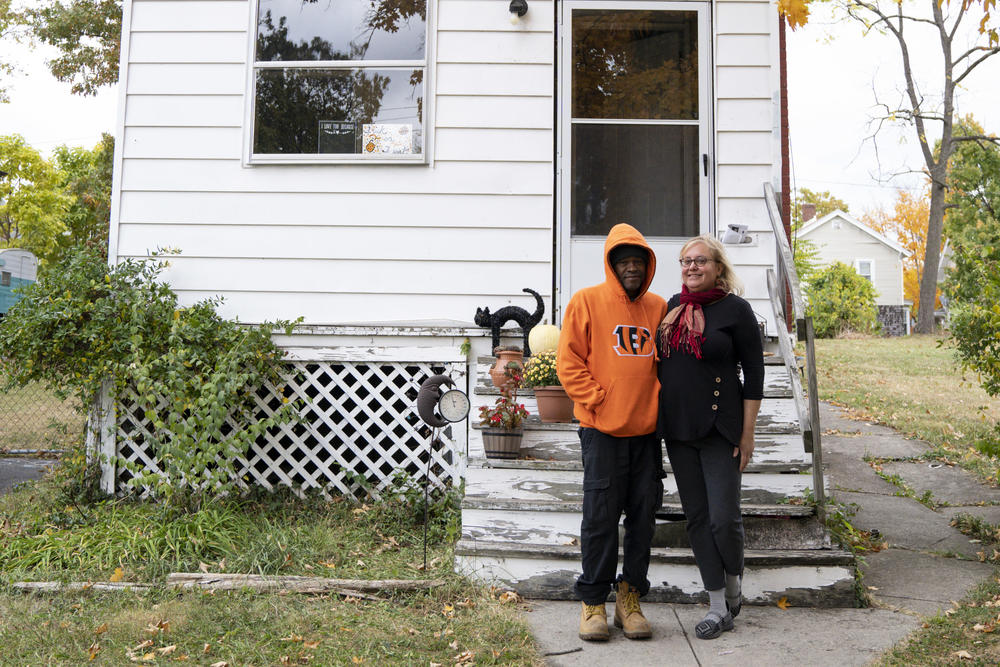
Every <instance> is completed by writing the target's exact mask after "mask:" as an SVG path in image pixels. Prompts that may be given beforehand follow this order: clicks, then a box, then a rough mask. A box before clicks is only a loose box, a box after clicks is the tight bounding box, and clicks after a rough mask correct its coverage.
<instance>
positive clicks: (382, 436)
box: [101, 361, 467, 498]
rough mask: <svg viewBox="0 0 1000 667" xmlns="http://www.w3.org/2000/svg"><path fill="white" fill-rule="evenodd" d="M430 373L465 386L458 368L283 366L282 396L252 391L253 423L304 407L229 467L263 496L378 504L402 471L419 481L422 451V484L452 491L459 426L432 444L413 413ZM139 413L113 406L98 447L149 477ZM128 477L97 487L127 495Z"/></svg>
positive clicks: (117, 473)
mask: <svg viewBox="0 0 1000 667" xmlns="http://www.w3.org/2000/svg"><path fill="white" fill-rule="evenodd" d="M437 373H446V374H449V375H451V376H452V377H453V378H454V379H456V381H457V382H458V384H459V386H464V384H465V382H464V378H465V375H466V366H465V364H464V363H456V362H440V363H439V362H428V361H418V362H405V361H391V362H389V361H369V362H353V361H294V362H292V363H291V364H290V365H289V373H288V376H287V378H288V383H287V385H286V386H285V388H284V390H283V393H282V392H279V391H278V390H277V389H275V388H274V387H270V386H268V387H261V388H259V389H258V390H257V392H256V397H257V406H258V410H259V414H260V415H270V414H273V411H274V410H275V409H276V408H277V407H278V406H279V405H280V403H281V400H282V396H285V397H288V398H289V399H292V400H294V399H300V400H301V402H302V403H303V404H304V405H305V407H304V408H303V409H302V410H301V414H302V416H303V417H304V419H303V420H302V422H301V423H290V424H284V425H282V426H281V427H280V429H276V430H275V431H274V432H272V433H269V434H268V435H267V436H266V437H263V438H261V439H259V440H258V441H257V442H255V443H254V444H253V445H252V446H251V447H250V449H249V451H248V452H247V453H246V455H245V456H244V457H242V458H240V459H238V469H239V474H240V477H241V479H243V480H244V483H245V484H248V485H249V484H258V485H260V486H263V487H264V488H267V489H273V488H275V487H278V486H288V487H291V488H292V489H295V490H296V491H298V492H301V491H302V490H304V489H309V488H318V489H321V490H322V492H323V493H324V494H326V495H349V496H355V497H358V498H362V497H365V496H367V495H368V493H369V491H371V492H373V493H374V494H375V495H376V497H378V495H379V493H380V492H381V491H383V490H384V489H386V488H387V487H388V486H390V485H391V484H392V482H393V478H394V477H395V476H397V475H399V474H400V473H401V472H402V473H405V474H406V475H407V476H408V478H409V479H412V480H414V481H416V482H419V483H422V482H423V480H424V478H425V473H426V472H427V468H428V466H427V463H428V460H427V456H428V451H429V450H430V456H431V460H430V470H429V479H430V482H431V484H433V485H434V486H435V487H438V488H445V487H449V486H452V485H457V484H458V483H459V481H460V479H461V477H462V474H463V472H464V453H465V449H466V438H467V434H466V430H465V424H464V423H458V424H455V425H453V426H451V427H448V428H445V429H442V430H441V432H440V433H439V434H438V437H437V439H436V440H435V441H434V443H433V445H431V443H430V439H431V435H432V434H431V431H430V429H429V428H428V427H426V426H425V425H424V424H423V423H422V422H421V421H420V420H419V418H418V417H417V414H416V396H417V391H418V389H419V387H420V383H421V382H422V381H423V380H424V378H426V377H428V376H430V375H433V374H437ZM144 413H145V410H144V406H142V405H140V402H139V398H138V396H136V395H135V394H134V393H133V394H131V395H128V396H125V397H124V398H123V399H120V400H118V401H117V402H116V403H115V409H114V411H113V416H112V417H111V420H112V423H113V425H112V423H109V424H108V426H109V427H110V428H107V430H106V431H107V433H108V434H113V437H112V438H111V439H112V440H113V442H108V439H109V438H108V435H105V436H104V438H103V442H102V446H101V449H102V451H103V452H104V453H106V454H107V453H114V454H117V455H120V456H121V457H123V458H125V459H126V460H128V461H130V462H134V463H137V464H139V465H140V467H141V468H144V469H147V470H151V471H157V472H158V471H159V466H158V464H157V461H156V460H155V458H154V455H153V452H152V451H151V449H150V447H149V446H148V444H147V443H148V441H149V439H150V434H151V432H152V427H151V424H150V422H149V420H148V419H147V418H146V417H145V414H144ZM131 476H132V475H131V473H130V472H129V471H128V470H127V469H126V468H125V467H124V466H118V467H117V469H116V470H114V471H108V470H107V469H106V470H105V479H104V486H105V489H106V490H108V491H110V490H111V489H114V490H115V491H117V492H119V493H120V492H124V491H127V490H128V489H129V487H128V486H127V483H128V480H129V479H130V478H131ZM362 480H364V482H363V483H362ZM366 486H367V487H368V488H367V489H366V488H365V487H366ZM109 487H110V488H109Z"/></svg>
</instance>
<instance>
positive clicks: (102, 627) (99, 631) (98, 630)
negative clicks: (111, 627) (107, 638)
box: [94, 623, 108, 635]
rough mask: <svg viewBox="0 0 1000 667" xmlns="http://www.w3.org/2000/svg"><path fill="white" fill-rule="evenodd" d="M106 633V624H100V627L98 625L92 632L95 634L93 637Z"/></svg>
mask: <svg viewBox="0 0 1000 667" xmlns="http://www.w3.org/2000/svg"><path fill="white" fill-rule="evenodd" d="M107 631H108V624H107V623H102V624H101V625H99V626H98V627H97V628H96V629H95V630H94V634H95V635H102V634H104V633H105V632H107Z"/></svg>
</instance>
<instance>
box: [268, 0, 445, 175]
mask: <svg viewBox="0 0 1000 667" xmlns="http://www.w3.org/2000/svg"><path fill="white" fill-rule="evenodd" d="M426 14H427V12H426V0H336V2H331V1H330V0H260V1H259V5H258V12H257V17H258V20H257V35H256V37H257V40H256V48H255V53H256V61H255V67H254V70H255V71H254V119H253V146H252V149H253V151H252V152H253V153H254V154H255V155H258V156H262V155H263V156H266V155H310V154H311V155H336V156H348V155H359V156H362V155H364V156H373V157H374V156H377V157H387V156H398V155H421V154H422V153H423V116H424V114H423V95H424V70H425V68H426V64H427V62H426V56H425V44H426V32H427V26H426Z"/></svg>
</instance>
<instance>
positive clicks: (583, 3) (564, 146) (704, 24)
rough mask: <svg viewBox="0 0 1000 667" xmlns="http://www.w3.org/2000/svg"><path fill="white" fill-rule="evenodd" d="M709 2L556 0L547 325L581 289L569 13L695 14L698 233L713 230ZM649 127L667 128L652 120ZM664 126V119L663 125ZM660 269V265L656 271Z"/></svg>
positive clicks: (598, 241) (594, 240) (712, 61)
mask: <svg viewBox="0 0 1000 667" xmlns="http://www.w3.org/2000/svg"><path fill="white" fill-rule="evenodd" d="M714 8H715V5H714V0H668V1H663V2H661V1H657V0H560V1H559V2H558V7H557V9H556V14H557V26H556V31H557V45H556V64H555V77H556V100H555V140H556V141H555V144H556V151H555V197H554V199H555V219H554V221H553V223H554V226H555V229H554V237H555V252H554V257H553V260H554V267H553V281H554V285H553V294H554V298H553V322H555V323H557V324H561V322H562V313H563V310H564V309H565V307H566V304H568V303H569V300H570V297H571V296H572V293H571V292H570V290H572V291H576V290H578V289H580V288H582V287H586V285H576V286H573V285H571V282H570V271H571V249H572V243H573V242H572V237H571V223H570V220H569V213H570V198H571V194H572V188H571V182H570V178H571V170H572V155H571V154H570V147H571V146H572V142H571V136H572V134H571V133H572V100H571V97H570V96H571V95H572V88H571V85H570V84H571V79H570V76H571V74H572V66H571V65H572V53H571V49H572V20H571V17H572V11H573V10H574V9H608V10H625V9H639V10H642V9H649V10H657V11H696V12H697V13H698V33H699V35H698V47H699V48H698V51H699V54H704V55H699V63H698V66H699V97H700V98H701V99H700V101H699V119H698V120H699V132H698V138H699V143H700V145H701V146H700V147H701V148H702V150H701V152H702V154H703V155H705V156H707V166H706V165H699V166H700V167H701V168H700V169H699V172H698V173H699V186H700V187H699V202H698V203H699V211H700V218H701V225H700V229H701V233H702V234H710V233H714V231H715V228H716V207H715V200H716V197H715V191H716V174H717V172H716V132H715V115H716V114H715V105H716V100H715V31H714V14H715V13H714ZM653 123H655V124H667V123H662V122H657V121H653ZM668 123H669V121H668ZM681 238H682V237H650V238H647V240H648V241H668V242H669V241H671V240H673V241H679V240H681ZM604 241H605V237H599V236H594V237H584V238H582V239H580V240H577V241H576V243H596V244H600V245H601V246H602V247H603V245H604ZM659 268H660V270H663V269H664V268H666V267H659Z"/></svg>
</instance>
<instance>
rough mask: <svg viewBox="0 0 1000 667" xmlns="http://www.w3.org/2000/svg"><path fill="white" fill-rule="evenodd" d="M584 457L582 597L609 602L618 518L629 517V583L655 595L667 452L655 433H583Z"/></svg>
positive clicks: (624, 576)
mask: <svg viewBox="0 0 1000 667" xmlns="http://www.w3.org/2000/svg"><path fill="white" fill-rule="evenodd" d="M580 448H581V450H582V454H583V521H582V523H581V525H580V552H581V555H582V556H583V574H582V575H580V577H579V579H577V580H576V594H577V596H578V597H579V598H580V599H581V600H583V601H584V602H586V603H587V604H604V601H605V600H607V599H608V593H609V592H611V588H612V587H613V586H614V584H615V572H616V571H617V569H618V520H619V519H620V518H621V515H622V512H624V513H625V544H624V551H625V561H624V564H623V566H622V575H621V577H619V579H624V580H625V581H627V582H628V583H629V584H631V585H632V586H635V587H636V588H637V589H638V590H639V594H640V595H645V594H646V592H647V591H649V579H647V578H646V575H647V574H648V572H649V548H650V545H651V543H652V540H653V528H654V524H655V522H656V511H657V510H658V509H659V508H660V506H661V505H662V504H663V479H662V478H663V476H664V473H663V454H662V452H661V450H660V441H659V439H658V438H656V436H655V435H654V434H652V433H650V434H649V435H642V436H637V437H634V438H616V437H614V436H611V435H607V434H605V433H601V432H600V431H598V430H597V429H593V428H581V429H580Z"/></svg>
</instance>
